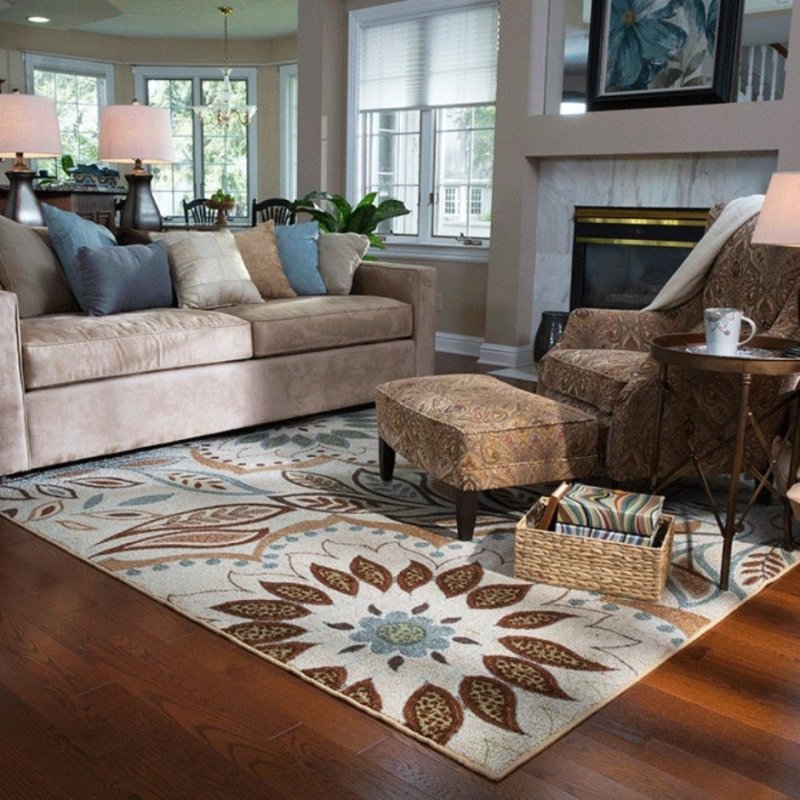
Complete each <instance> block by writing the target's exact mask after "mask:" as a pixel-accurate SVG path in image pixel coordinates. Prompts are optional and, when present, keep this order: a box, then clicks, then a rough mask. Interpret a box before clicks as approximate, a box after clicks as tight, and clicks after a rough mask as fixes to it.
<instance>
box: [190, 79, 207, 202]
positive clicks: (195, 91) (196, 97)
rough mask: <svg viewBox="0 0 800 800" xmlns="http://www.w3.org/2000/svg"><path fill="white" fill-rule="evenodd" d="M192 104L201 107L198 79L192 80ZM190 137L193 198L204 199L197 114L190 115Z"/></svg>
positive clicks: (200, 84) (201, 86)
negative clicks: (191, 144)
mask: <svg viewBox="0 0 800 800" xmlns="http://www.w3.org/2000/svg"><path fill="white" fill-rule="evenodd" d="M192 98H193V99H192V102H193V103H194V105H196V106H201V105H203V84H202V81H201V79H200V78H197V77H195V78H192ZM192 135H193V136H194V141H195V146H194V147H193V148H192V162H193V165H194V196H195V197H206V194H205V175H204V174H203V123H202V122H201V121H200V117H198V116H197V114H192Z"/></svg>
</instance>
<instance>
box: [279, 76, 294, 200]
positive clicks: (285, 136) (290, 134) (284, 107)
mask: <svg viewBox="0 0 800 800" xmlns="http://www.w3.org/2000/svg"><path fill="white" fill-rule="evenodd" d="M280 92H281V196H282V197H287V198H289V199H290V200H293V199H294V198H296V197H297V64H284V65H283V66H282V67H281V68H280Z"/></svg>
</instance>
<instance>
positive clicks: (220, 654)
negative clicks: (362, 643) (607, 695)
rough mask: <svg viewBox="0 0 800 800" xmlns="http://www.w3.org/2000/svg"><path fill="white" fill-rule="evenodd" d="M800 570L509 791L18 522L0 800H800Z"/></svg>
mask: <svg viewBox="0 0 800 800" xmlns="http://www.w3.org/2000/svg"><path fill="white" fill-rule="evenodd" d="M799 642H800V570H794V571H793V572H791V573H789V574H788V575H787V576H785V577H784V578H782V579H781V580H780V581H778V582H777V583H775V584H774V585H772V586H771V587H769V588H768V589H766V590H765V591H764V592H762V593H761V594H760V595H759V596H758V597H756V598H755V599H753V600H751V601H750V602H749V603H747V604H745V605H744V606H743V607H742V608H741V609H739V610H738V611H736V612H735V613H734V614H733V615H732V616H731V617H729V618H728V619H727V620H725V621H723V622H722V623H720V624H719V625H718V626H717V627H716V628H714V629H713V630H712V631H710V632H709V633H708V634H707V635H705V636H704V637H702V639H700V640H698V641H697V642H696V643H695V644H693V645H691V646H690V647H688V648H686V649H685V650H684V651H682V652H681V653H679V654H677V655H676V656H675V657H673V658H672V659H671V660H670V661H668V662H667V663H666V664H664V665H663V666H661V667H659V668H658V669H657V670H656V671H655V672H653V673H651V675H650V676H648V677H647V678H645V679H644V680H642V681H641V682H640V683H638V684H637V685H635V686H634V687H632V688H631V689H629V690H628V691H627V692H625V693H624V694H622V695H621V696H620V697H618V698H617V699H616V700H614V701H613V702H612V703H610V704H609V705H608V706H606V707H605V708H604V709H601V710H600V711H598V712H597V713H596V714H595V715H594V716H592V717H591V718H590V719H589V720H588V721H586V722H584V723H583V724H582V725H580V726H579V727H577V728H576V729H574V730H573V731H572V732H570V733H569V734H567V735H566V736H564V737H563V738H562V739H561V740H559V741H558V742H556V743H555V744H554V745H552V746H551V747H550V748H549V749H547V750H545V751H544V752H543V753H541V754H540V755H539V756H537V757H535V758H533V759H532V760H531V761H529V762H528V763H527V764H526V765H525V766H523V767H521V768H520V769H519V770H517V771H516V772H515V773H513V774H512V775H510V776H509V777H508V778H506V779H505V780H504V781H502V782H500V783H494V782H492V781H488V780H485V779H483V778H481V777H479V776H477V775H475V774H474V773H472V772H470V771H469V770H467V769H464V768H462V767H460V766H458V765H457V764H455V763H454V762H452V761H450V760H449V759H447V758H445V757H444V756H441V755H439V754H438V753H436V752H434V751H433V750H430V749H428V748H426V747H425V746H423V745H421V744H419V743H417V742H415V741H414V740H412V739H410V738H408V737H406V736H403V735H402V734H401V733H399V732H398V731H396V730H394V729H393V728H391V727H389V726H388V725H385V724H383V723H382V722H380V721H378V720H375V719H373V718H371V717H369V716H368V715H366V714H364V713H361V712H359V711H358V710H356V709H354V708H351V707H350V706H349V705H347V704H345V703H343V702H340V701H338V700H336V699H335V698H333V697H330V696H328V695H327V694H325V693H323V692H321V691H319V690H317V689H314V688H313V687H311V686H309V685H308V684H306V683H304V682H303V681H301V680H299V679H298V678H296V677H294V676H292V675H290V674H288V673H286V672H284V671H282V670H281V669H279V668H277V667H274V666H272V665H270V664H268V663H266V662H264V661H262V660H261V659H259V658H258V657H256V656H254V655H252V654H250V653H247V652H245V651H244V650H242V649H241V648H239V647H237V646H235V645H234V644H232V643H230V642H228V641H227V640H225V639H223V638H221V637H219V636H216V635H215V634H213V633H211V632H210V631H208V630H206V629H205V628H202V627H201V626H199V625H196V624H194V623H192V622H190V621H188V620H187V619H185V618H184V617H182V616H180V615H179V614H177V613H175V612H172V611H171V610H169V609H168V608H166V607H165V606H162V605H160V604H159V603H157V602H155V601H153V600H151V599H149V598H147V597H145V596H144V595H142V594H140V593H139V592H137V591H136V590H134V589H132V588H130V587H128V586H125V585H123V584H122V583H120V582H119V581H117V580H115V579H114V578H112V577H110V576H107V575H105V574H103V573H101V572H100V571H99V570H96V569H95V568H93V567H91V566H89V565H87V564H84V563H83V562H81V561H79V560H77V559H76V558H73V557H72V556H70V555H68V554H67V553H64V552H63V551H61V550H60V549H58V548H56V547H54V546H53V545H50V544H47V543H46V542H44V541H42V540H40V539H38V538H37V537H35V536H33V535H31V534H29V533H26V532H25V531H23V530H22V529H20V528H19V527H17V526H16V525H13V524H11V523H9V522H5V521H0V798H13V800H20V799H21V798H35V799H36V800H39V798H67V797H69V798H80V799H81V800H83V799H84V798H170V799H171V798H176V800H177V798H198V799H199V800H204V799H205V798H242V799H244V798H276V799H280V798H318V797H336V798H350V797H353V798H356V797H358V798H370V799H371V798H436V800H449V799H450V798H452V800H456V799H457V798H458V799H459V800H460V799H461V798H509V799H510V798H519V799H522V798H525V799H526V800H531V799H533V798H554V799H558V800H563V799H564V798H576V797H577V798H591V799H592V800H597V799H598V798H615V799H616V800H622V799H623V798H682V799H683V798H698V800H699V798H721V799H724V800H728V798H748V800H750V799H751V798H797V797H800V645H798V643H799Z"/></svg>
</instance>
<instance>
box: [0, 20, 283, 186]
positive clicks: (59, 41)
mask: <svg viewBox="0 0 800 800" xmlns="http://www.w3.org/2000/svg"><path fill="white" fill-rule="evenodd" d="M228 50H229V61H230V64H231V66H232V67H234V69H235V67H236V65H237V64H240V65H243V66H254V67H256V68H257V95H258V96H257V97H256V105H257V106H258V112H257V124H258V164H257V175H256V188H255V196H256V197H259V198H263V197H271V196H274V195H277V194H279V189H280V91H279V87H280V83H279V67H280V65H281V64H287V63H292V62H294V61H296V60H297V39H296V37H294V36H288V37H280V38H277V39H238V40H237V39H231V40H230V41H229V46H228ZM26 51H29V52H33V53H43V54H46V55H55V56H66V57H72V58H83V59H89V60H94V61H103V62H106V63H111V64H113V65H114V102H115V103H129V102H131V101H132V100H133V99H134V81H133V71H132V68H133V67H134V66H135V65H151V64H158V65H197V66H205V65H212V66H219V65H220V64H221V62H222V45H221V42H220V40H219V39H213V40H212V39H208V40H205V39H195V40H190V39H129V38H123V37H108V36H99V35H96V34H89V33H77V32H70V31H48V30H42V29H40V28H31V27H28V26H24V25H0V78H5V79H6V80H7V83H6V84H5V85H4V86H3V89H4V91H10V90H11V89H14V88H17V89H20V90H21V91H24V90H25V88H26V87H25V65H24V61H23V52H26Z"/></svg>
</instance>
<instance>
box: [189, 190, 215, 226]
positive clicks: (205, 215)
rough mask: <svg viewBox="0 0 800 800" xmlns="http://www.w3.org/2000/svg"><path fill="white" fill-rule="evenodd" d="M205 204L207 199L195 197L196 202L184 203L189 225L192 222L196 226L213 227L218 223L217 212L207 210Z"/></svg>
mask: <svg viewBox="0 0 800 800" xmlns="http://www.w3.org/2000/svg"><path fill="white" fill-rule="evenodd" d="M205 203H206V198H205V197H195V199H194V200H188V201H187V200H184V201H183V216H184V218H185V219H186V224H187V225H188V224H189V223H190V222H191V223H193V224H195V225H213V224H214V223H215V222H216V219H217V213H216V211H214V210H213V209H210V208H207V207H206V204H205ZM190 217H191V219H190Z"/></svg>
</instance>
